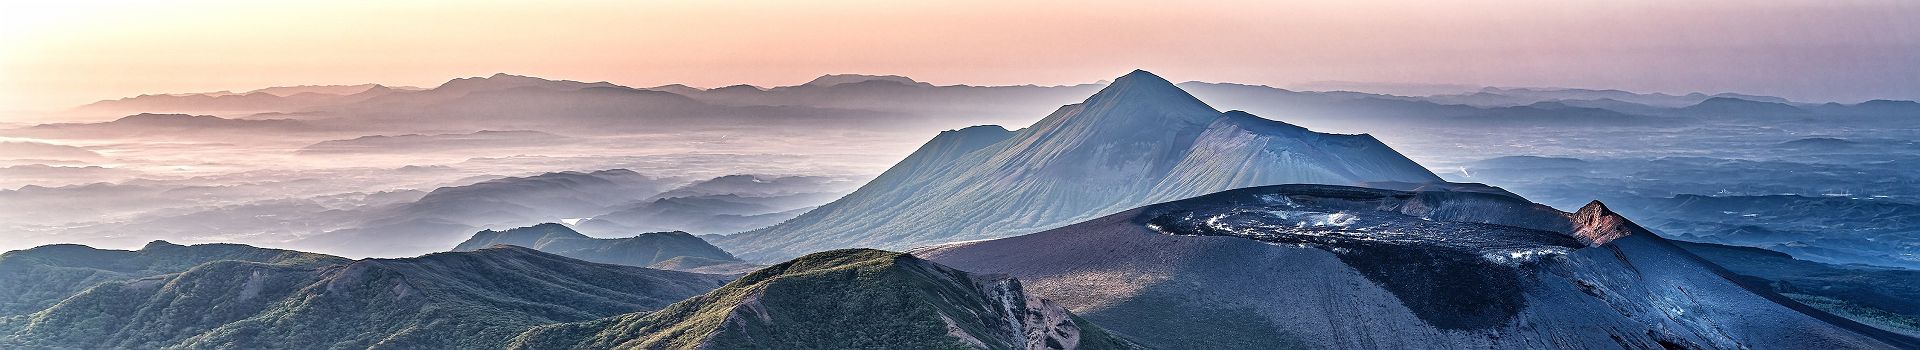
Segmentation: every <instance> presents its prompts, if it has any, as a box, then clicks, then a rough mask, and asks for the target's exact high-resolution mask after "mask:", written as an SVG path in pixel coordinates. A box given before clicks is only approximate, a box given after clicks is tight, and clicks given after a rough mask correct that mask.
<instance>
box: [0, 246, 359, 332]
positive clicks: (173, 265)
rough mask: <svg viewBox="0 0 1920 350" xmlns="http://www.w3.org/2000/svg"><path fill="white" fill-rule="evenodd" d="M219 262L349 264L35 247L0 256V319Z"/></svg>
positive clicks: (236, 251) (317, 258)
mask: <svg viewBox="0 0 1920 350" xmlns="http://www.w3.org/2000/svg"><path fill="white" fill-rule="evenodd" d="M219 260H239V261H253V262H263V263H277V264H289V265H297V266H325V265H331V264H338V263H343V262H346V261H348V260H347V259H346V258H341V257H336V256H331V255H324V254H314V253H305V252H297V251H291V250H279V249H267V248H258V247H252V246H246V245H239V244H201V245H192V246H183V245H177V244H172V243H167V242H165V241H154V242H153V243H148V244H147V246H146V247H144V248H141V249H140V250H135V251H128V250H111V249H95V248H92V247H88V246H83V245H77V244H56V245H47V246H40V247H36V248H32V249H26V250H16V251H11V252H6V253H4V254H0V317H4V316H13V315H24V314H29V313H33V312H36V311H40V310H42V309H46V308H47V307H48V306H53V304H55V303H58V302H60V300H61V299H66V298H67V297H68V296H72V295H74V294H76V293H79V292H80V291H82V290H85V289H87V288H88V287H92V286H94V285H97V284H100V283H102V282H107V281H119V280H127V279H133V278H139V277H147V276H154V275H161V274H169V273H177V272H181V271H186V270H187V269H189V268H193V267H194V266H197V265H200V264H204V263H208V262H213V261H219Z"/></svg>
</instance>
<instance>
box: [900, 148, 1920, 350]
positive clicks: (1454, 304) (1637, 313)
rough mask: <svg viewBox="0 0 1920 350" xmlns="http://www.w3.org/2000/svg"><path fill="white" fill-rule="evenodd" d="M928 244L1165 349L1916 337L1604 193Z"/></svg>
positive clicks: (1255, 198) (1242, 204) (1402, 197)
mask: <svg viewBox="0 0 1920 350" xmlns="http://www.w3.org/2000/svg"><path fill="white" fill-rule="evenodd" d="M914 254H915V255H919V256H923V257H926V258H928V259H930V260H934V261H937V262H940V263H943V264H947V265H950V266H954V267H956V268H960V269H964V270H968V271H976V272H981V273H1004V274H1009V275H1012V276H1015V277H1018V278H1020V279H1021V280H1023V281H1026V282H1027V284H1028V285H1029V286H1031V287H1033V290H1035V291H1036V293H1041V294H1042V296H1043V297H1046V298H1048V299H1051V300H1055V301H1057V302H1059V303H1061V305H1063V306H1065V307H1067V308H1068V309H1071V310H1074V311H1075V312H1076V313H1079V314H1081V315H1084V316H1085V317H1086V318H1087V319H1088V320H1091V321H1093V322H1095V323H1098V324H1101V325H1103V326H1105V327H1107V329H1110V330H1112V331H1114V332H1117V333H1120V334H1124V335H1126V336H1128V338H1129V339H1133V340H1136V341H1139V342H1140V343H1142V344H1143V345H1147V346H1153V347H1165V348H1288V347H1312V348H1337V349H1352V348H1394V349H1425V348H1435V349H1458V348H1638V349H1660V348H1686V349H1707V348H1717V349H1737V348H1779V349H1876V348H1911V347H1914V346H1920V343H1916V342H1915V340H1914V339H1912V338H1907V337H1904V336H1900V335H1895V334H1891V333H1887V332H1884V331H1880V330H1876V329H1872V328H1869V327H1866V326H1863V325H1860V324H1858V323H1855V322H1851V321H1847V320H1845V319H1841V318H1838V317H1834V316H1832V315H1829V314H1826V313H1822V312H1819V311H1816V310H1813V309H1811V308H1808V307H1806V306H1804V305H1801V304H1798V303H1795V302H1793V301H1791V300H1789V299H1787V298H1785V297H1782V296H1780V295H1779V294H1775V293H1773V292H1770V291H1766V290H1763V289H1759V288H1751V287H1749V286H1746V285H1742V284H1741V283H1740V282H1739V281H1738V279H1736V276H1734V275H1733V274H1731V273H1729V272H1726V271H1725V270H1724V269H1721V268H1719V267H1718V266H1715V265H1712V264H1711V263H1707V262H1705V261H1703V260H1701V259H1700V258H1698V257H1695V256H1693V255H1691V254H1689V253H1687V252H1686V251H1684V250H1681V249H1679V248H1677V247H1675V246H1674V245H1673V244H1671V243H1669V242H1667V241H1666V240H1664V239H1661V238H1660V237H1657V236H1655V235H1653V234H1652V233H1650V232H1648V231H1646V230H1645V229H1642V228H1640V227H1639V226H1637V225H1634V224H1633V223H1632V222H1629V221H1627V220H1626V219H1624V218H1621V217H1619V216H1618V215H1615V214H1613V213H1612V212H1610V211H1607V210H1606V208H1605V207H1604V206H1602V205H1599V204H1598V203H1597V202H1596V203H1594V204H1591V205H1589V206H1588V207H1587V208H1583V209H1582V210H1580V212H1578V213H1565V212H1560V211H1557V210H1553V209H1551V208H1549V207H1546V206H1542V205H1538V204H1534V203H1530V202H1527V201H1525V200H1523V199H1519V198H1517V197H1512V196H1507V195H1501V194H1494V193H1484V192H1479V191H1417V192H1408V191H1393V190H1380V189H1367V188H1358V187H1345V186H1324V185H1283V186H1268V187H1255V188H1248V189H1241V190H1233V191H1226V192H1221V193H1216V194H1211V195H1206V196H1201V197H1196V198H1192V199H1186V200H1180V201H1174V202H1168V203H1162V204H1156V205H1150V206H1146V207H1142V208H1138V209H1134V210H1129V211H1125V212H1121V213H1118V214H1113V215H1110V216H1106V217H1102V218H1099V219H1095V220H1091V221H1087V222H1083V223H1079V224H1074V225H1070V226H1066V227H1062V228H1058V229H1054V230H1049V231H1045V232H1040V233H1035V234H1030V235H1024V236H1019V237H1011V238H1004V239H998V240H991V241H981V242H968V243H956V244H951V245H945V246H936V247H928V248H923V249H920V250H917V251H915V252H914Z"/></svg>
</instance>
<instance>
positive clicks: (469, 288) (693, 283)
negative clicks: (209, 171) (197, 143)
mask: <svg viewBox="0 0 1920 350" xmlns="http://www.w3.org/2000/svg"><path fill="white" fill-rule="evenodd" d="M724 281H725V279H724V278H722V277H719V276H714V275H702V274H692V273H684V272H674V271H660V270H652V269H645V268H638V267H626V266H616V265H605V264H595V263H589V262H584V261H579V260H574V259H568V258H565V257H561V256H558V255H552V254H546V253H541V252H538V251H535V250H532V249H527V248H519V247H511V246H501V247H496V248H488V249H483V250H479V251H474V252H462V253H438V254H431V255H426V256H421V257H417V258H408V259H367V260H359V261H353V262H350V263H342V264H332V265H326V266H314V265H313V264H285V263H282V264H274V263H263V262H250V261H237V260H222V261H215V262H211V263H206V264H201V265H197V266H194V267H193V268H191V269H187V270H185V271H184V272H179V273H173V274H165V275H157V276H152V277H146V278H140V279H137V280H120V281H111V282H106V283H102V284H99V285H95V286H92V287H91V288H88V289H86V290H85V291H81V292H79V293H77V294H75V295H74V296H72V297H70V298H67V299H66V300H64V301H62V302H60V303H59V304H58V305H54V306H52V307H51V308H48V309H46V310H43V311H40V312H37V313H34V314H32V315H27V316H21V317H17V318H11V319H6V320H4V321H0V331H4V332H5V333H7V334H8V335H7V336H5V337H4V338H0V347H8V348H177V349H232V348H256V349H258V348H281V349H328V348H368V349H419V348H469V349H473V348H497V347H500V346H502V345H504V343H505V341H506V340H507V339H508V338H510V337H512V336H513V334H516V333H519V332H520V331H522V330H525V329H526V328H527V327H531V326H534V325H539V324H547V323H556V322H570V321H581V320H589V319H594V318H600V317H607V316H612V315H618V314H623V313H628V312H636V311H646V310H653V309H657V308H660V307H662V306H666V305H668V304H670V303H672V302H674V301H677V300H680V299H683V298H686V297H688V296H692V295H696V294H699V293H703V292H706V291H708V290H711V289H712V288H715V287H717V286H719V285H721V284H722V283H723V282H724Z"/></svg>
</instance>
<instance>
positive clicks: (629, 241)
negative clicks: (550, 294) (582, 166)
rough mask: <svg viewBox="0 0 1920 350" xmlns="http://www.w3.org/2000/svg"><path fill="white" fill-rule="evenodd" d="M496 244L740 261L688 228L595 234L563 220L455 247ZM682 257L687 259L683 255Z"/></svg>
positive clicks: (606, 258) (625, 258) (599, 257)
mask: <svg viewBox="0 0 1920 350" xmlns="http://www.w3.org/2000/svg"><path fill="white" fill-rule="evenodd" d="M495 245H515V246H521V247H527V248H533V249H536V250H539V251H543V252H548V253H553V254H559V255H560V256H565V257H569V258H574V259H580V260H586V261H591V262H597V263H602V264H616V265H627V266H648V265H653V264H656V263H660V262H664V261H667V260H672V259H674V258H681V257H687V258H697V259H702V260H703V261H713V262H715V264H722V263H737V262H740V260H739V259H735V258H734V257H733V255H732V254H727V252H726V251H724V250H720V248H717V247H714V246H713V245H711V244H707V241H706V240H702V239H700V237H694V236H693V235H691V234H687V233H686V232H654V233H642V234H640V235H638V236H633V237H627V238H593V237H587V235H583V234H580V233H579V232H575V231H573V229H570V228H567V226H566V225H561V224H553V223H547V224H539V225H534V226H528V227H521V228H516V229H511V230H506V231H494V230H486V231H480V233H475V234H474V235H473V238H471V239H468V240H467V241H466V242H461V243H460V245H459V246H456V247H453V251H456V252H465V251H475V250H480V249H486V248H488V247H492V246H495ZM682 261H688V260H687V259H682ZM694 267H698V266H694Z"/></svg>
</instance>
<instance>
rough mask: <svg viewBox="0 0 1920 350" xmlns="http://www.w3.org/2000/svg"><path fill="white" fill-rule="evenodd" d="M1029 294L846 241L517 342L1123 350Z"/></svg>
mask: <svg viewBox="0 0 1920 350" xmlns="http://www.w3.org/2000/svg"><path fill="white" fill-rule="evenodd" d="M1129 347H1130V345H1129V344H1128V343H1126V342H1124V341H1122V340H1119V339H1116V338H1113V337H1112V336H1110V335H1108V334H1107V333H1105V332H1104V331H1102V330H1101V329H1100V328H1098V327H1096V326H1093V325H1091V324H1088V323H1086V322H1085V321H1082V320H1080V319H1079V318H1078V317H1075V316H1074V315H1073V314H1071V313H1069V312H1067V311H1066V310H1065V309H1062V308H1060V307H1058V306H1054V305H1053V304H1051V303H1050V302H1048V301H1046V300H1042V299H1040V298H1037V297H1034V296H1032V295H1030V294H1027V293H1026V291H1025V290H1024V289H1022V288H1021V286H1020V282H1019V281H1018V280H1014V279H1011V278H1005V277H996V276H982V275H973V274H968V273H966V272H962V271H959V270H955V269H952V268H948V267H945V266H941V265H940V264H935V263H932V262H928V261H926V260H921V259H919V258H915V257H913V256H911V255H907V254H902V253H894V252H886V251H878V250H867V249H849V250H836V251H828V252H821V253H816V254H812V255H807V256H804V257H801V258H799V259H795V260H792V261H788V262H785V263H781V264H778V265H774V266H771V267H767V268H765V269H762V270H760V271H756V272H754V273H752V274H748V275H747V276H745V277H742V278H740V279H739V280H736V281H733V282H732V283H729V284H727V285H726V286H724V287H721V288H720V289H717V290H714V291H712V292H709V293H707V294H705V295H701V296H698V297H694V298H692V299H688V300H686V301H682V302H680V303H676V304H674V305H673V306H669V307H667V308H665V309H662V310H660V311H657V312H651V313H633V314H627V315H622V316H618V317H612V318H606V319H601V320H594V321H588V322H578V323H569V324H560V325H551V326H541V327H537V328H534V329H532V330H529V331H527V332H526V333H523V334H521V335H520V336H519V337H517V338H515V339H514V340H513V342H512V344H511V346H510V348H513V349H613V348H633V349H883V348H884V349H1114V348H1129Z"/></svg>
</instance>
